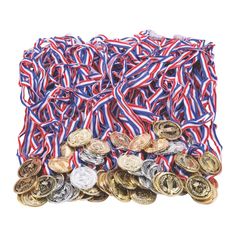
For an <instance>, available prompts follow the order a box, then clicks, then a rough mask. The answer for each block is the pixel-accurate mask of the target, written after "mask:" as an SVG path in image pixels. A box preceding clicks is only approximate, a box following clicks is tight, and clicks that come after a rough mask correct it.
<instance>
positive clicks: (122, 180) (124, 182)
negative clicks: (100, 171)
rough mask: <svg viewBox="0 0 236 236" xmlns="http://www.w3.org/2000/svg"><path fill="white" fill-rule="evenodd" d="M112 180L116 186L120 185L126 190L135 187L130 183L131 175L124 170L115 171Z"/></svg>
mask: <svg viewBox="0 0 236 236" xmlns="http://www.w3.org/2000/svg"><path fill="white" fill-rule="evenodd" d="M114 179H115V181H116V183H117V184H120V185H121V186H122V187H124V188H126V189H130V190H133V189H135V188H136V187H137V185H136V184H133V182H132V181H131V175H130V174H129V173H128V172H126V171H124V170H121V169H117V170H116V171H115V174H114Z"/></svg>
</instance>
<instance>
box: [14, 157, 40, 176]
mask: <svg viewBox="0 0 236 236" xmlns="http://www.w3.org/2000/svg"><path fill="white" fill-rule="evenodd" d="M41 168H42V162H41V160H40V159H39V158H31V159H28V160H26V161H25V162H24V163H23V164H22V165H21V167H20V168H19V170H18V175H19V176H20V177H31V176H34V175H37V174H38V173H39V172H40V170H41Z"/></svg>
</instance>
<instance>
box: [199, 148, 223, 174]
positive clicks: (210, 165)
mask: <svg viewBox="0 0 236 236" xmlns="http://www.w3.org/2000/svg"><path fill="white" fill-rule="evenodd" d="M198 162H199V164H200V166H201V170H202V171H203V172H204V173H205V174H211V175H217V174H219V172H220V171H221V162H220V160H219V159H218V158H217V157H216V156H215V155H213V154H212V153H211V152H205V153H204V154H203V156H201V157H200V158H199V159H198Z"/></svg>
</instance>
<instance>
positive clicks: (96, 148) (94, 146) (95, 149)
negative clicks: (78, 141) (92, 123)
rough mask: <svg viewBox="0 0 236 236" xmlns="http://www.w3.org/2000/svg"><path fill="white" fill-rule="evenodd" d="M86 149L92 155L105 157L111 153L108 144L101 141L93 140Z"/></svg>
mask: <svg viewBox="0 0 236 236" xmlns="http://www.w3.org/2000/svg"><path fill="white" fill-rule="evenodd" d="M86 149H87V150H88V151H90V152H91V153H95V154H99V155H105V154H107V153H108V152H110V151H111V149H110V146H109V144H108V142H106V141H102V140H99V139H92V140H91V141H90V143H89V144H88V145H87V146H86Z"/></svg>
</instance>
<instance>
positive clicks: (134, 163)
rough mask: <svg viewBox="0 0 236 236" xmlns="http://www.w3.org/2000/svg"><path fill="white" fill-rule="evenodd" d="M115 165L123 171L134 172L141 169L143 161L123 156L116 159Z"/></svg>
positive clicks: (130, 156) (136, 157) (134, 156)
mask: <svg viewBox="0 0 236 236" xmlns="http://www.w3.org/2000/svg"><path fill="white" fill-rule="evenodd" d="M117 164H118V166H119V167H120V168H121V169H123V170H127V171H132V172H135V171H138V170H139V169H140V168H141V167H142V164H143V161H142V159H141V158H140V157H139V156H136V155H126V154H123V155H121V156H120V157H119V158H118V160H117Z"/></svg>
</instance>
